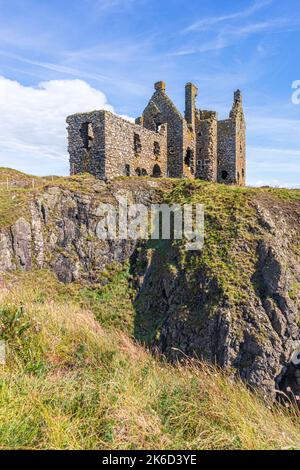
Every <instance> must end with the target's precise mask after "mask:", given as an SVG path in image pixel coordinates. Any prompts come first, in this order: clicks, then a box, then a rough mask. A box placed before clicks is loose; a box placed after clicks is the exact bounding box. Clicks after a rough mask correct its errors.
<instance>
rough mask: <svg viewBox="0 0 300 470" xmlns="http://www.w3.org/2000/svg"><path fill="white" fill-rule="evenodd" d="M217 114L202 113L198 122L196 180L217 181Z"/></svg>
mask: <svg viewBox="0 0 300 470" xmlns="http://www.w3.org/2000/svg"><path fill="white" fill-rule="evenodd" d="M217 131H218V130H217V113H216V112H214V111H204V110H202V111H200V112H199V113H198V114H197V120H196V139H197V140H196V142H197V144H196V172H195V176H196V178H201V179H204V180H208V181H216V180H217Z"/></svg>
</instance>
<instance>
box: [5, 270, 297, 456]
mask: <svg viewBox="0 0 300 470" xmlns="http://www.w3.org/2000/svg"><path fill="white" fill-rule="evenodd" d="M35 274H36V276H35V280H36V281H35V283H34V284H33V282H32V281H33V273H28V274H24V273H23V274H11V275H9V276H8V277H7V278H6V279H5V281H4V287H3V289H2V292H1V299H0V300H1V303H0V305H1V311H0V318H1V322H2V323H1V324H0V338H3V339H5V340H6V342H7V363H6V366H1V368H0V443H1V444H0V447H1V448H2V449H16V448H23V449H29V448H35V449H53V448H55V449H274V448H275V449H280V448H300V440H299V435H300V434H299V431H300V425H299V417H298V416H297V413H296V412H294V414H293V413H292V412H291V411H286V410H285V409H281V408H279V407H271V406H267V405H266V404H265V403H263V402H262V401H261V400H260V399H259V397H257V396H254V395H253V394H251V393H250V392H249V390H247V389H246V387H245V386H244V385H243V384H242V383H239V382H232V381H231V380H230V379H229V377H227V376H226V374H225V373H223V372H221V371H220V370H218V369H216V368H214V367H211V366H208V365H206V364H201V363H198V362H197V361H191V362H190V363H188V364H186V365H185V366H183V365H170V364H167V363H166V362H165V361H164V360H163V359H160V358H154V357H153V356H152V355H151V354H149V353H148V352H147V351H146V350H145V349H144V348H142V347H141V346H140V345H138V344H136V343H135V342H134V340H133V339H132V337H131V336H130V335H128V334H126V333H124V331H123V332H122V331H121V329H122V324H121V325H120V323H119V319H116V324H115V326H113V325H112V324H111V323H110V322H108V325H107V328H104V327H103V326H102V325H101V324H100V323H99V322H98V321H97V320H96V316H98V315H99V311H97V308H98V307H97V308H96V311H95V312H93V306H94V307H95V306H96V305H97V303H98V301H99V299H98V298H97V302H96V303H94V299H93V298H92V299H91V298H90V296H89V295H88V296H87V297H88V299H89V302H90V307H91V308H88V309H87V308H86V306H84V305H83V304H82V305H81V306H79V305H78V298H80V296H82V292H80V291H81V288H80V286H78V285H72V286H64V285H62V284H60V283H59V282H58V281H57V280H56V279H55V278H54V277H53V275H51V274H50V273H47V272H46V271H41V272H39V273H35ZM123 275H125V274H122V275H121V274H120V272H118V270H117V269H116V272H115V273H114V274H113V275H112V277H113V279H111V282H112V284H114V281H115V280H116V279H117V280H118V281H119V282H120V281H121V282H122V279H123ZM115 276H116V279H114V278H115ZM123 295H124V292H123V291H122V289H120V290H119V291H118V290H117V289H116V290H114V289H112V290H111V291H109V293H108V292H107V291H106V290H104V292H102V294H100V299H101V301H100V303H101V304H102V309H103V311H105V310H106V311H107V314H108V313H109V312H110V313H111V314H112V316H113V314H114V310H115V307H116V306H117V304H118V302H121V304H122V302H123V301H124V299H123ZM78 296H79V297H78ZM83 297H84V298H85V300H83V302H85V301H86V292H85V293H84V296H83ZM117 325H118V326H117Z"/></svg>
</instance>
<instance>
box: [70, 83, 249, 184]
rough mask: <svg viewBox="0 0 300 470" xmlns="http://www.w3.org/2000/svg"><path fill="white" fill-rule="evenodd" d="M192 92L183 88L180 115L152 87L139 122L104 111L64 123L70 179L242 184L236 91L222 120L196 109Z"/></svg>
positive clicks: (242, 138) (161, 89) (242, 130)
mask: <svg viewBox="0 0 300 470" xmlns="http://www.w3.org/2000/svg"><path fill="white" fill-rule="evenodd" d="M197 93H198V90H197V87H196V86H195V85H193V84H192V83H187V85H186V87H185V116H183V115H182V114H181V113H180V111H178V109H177V108H176V106H175V105H174V104H173V102H172V101H171V99H170V98H169V97H168V95H167V94H166V87H165V83H164V82H157V83H156V84H155V92H154V94H153V95H152V97H151V99H150V101H149V103H148V105H147V106H146V108H145V110H144V112H143V114H142V116H141V117H139V118H137V119H136V121H135V123H131V122H129V121H127V120H125V119H123V118H121V117H119V116H116V115H115V114H113V113H111V112H109V111H103V110H100V111H93V112H88V113H78V114H73V115H72V116H69V117H68V118H67V123H68V139H69V146H68V150H69V154H70V171H71V174H77V173H84V172H89V173H91V174H93V175H94V176H96V177H97V178H100V179H104V178H112V177H115V176H147V175H149V176H153V177H171V178H201V179H204V180H207V181H215V182H219V183H225V184H236V185H240V186H244V185H245V178H246V125H245V118H244V112H243V105H242V95H241V92H240V91H239V90H237V91H236V92H235V93H234V102H233V106H232V109H231V111H230V114H229V117H228V119H225V120H221V121H219V120H218V116H217V113H216V112H215V111H207V110H201V109H197V108H196V98H197Z"/></svg>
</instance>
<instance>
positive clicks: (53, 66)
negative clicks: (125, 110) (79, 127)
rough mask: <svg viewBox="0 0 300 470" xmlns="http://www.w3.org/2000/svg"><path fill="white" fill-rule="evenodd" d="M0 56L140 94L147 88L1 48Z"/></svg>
mask: <svg viewBox="0 0 300 470" xmlns="http://www.w3.org/2000/svg"><path fill="white" fill-rule="evenodd" d="M0 56H5V57H8V58H11V59H15V60H17V61H19V62H22V63H25V64H30V65H34V66H37V67H41V68H44V69H47V70H51V71H54V72H58V73H61V74H65V75H72V76H73V77H76V78H83V79H90V80H95V81H97V82H102V83H103V82H109V83H111V84H113V85H114V86H116V87H118V88H120V89H122V90H123V91H128V90H130V92H131V93H134V94H138V95H142V94H143V93H144V92H145V89H144V88H143V87H142V86H141V85H140V84H138V83H134V82H129V81H127V80H122V79H120V78H115V77H111V76H107V75H102V74H99V73H92V72H88V71H86V70H84V69H79V68H78V69H77V68H74V67H68V66H65V65H61V64H59V63H51V62H44V61H38V60H33V59H28V58H26V57H23V56H19V55H17V54H12V53H8V52H6V51H1V50H0Z"/></svg>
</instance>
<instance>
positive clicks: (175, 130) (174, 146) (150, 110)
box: [142, 82, 188, 178]
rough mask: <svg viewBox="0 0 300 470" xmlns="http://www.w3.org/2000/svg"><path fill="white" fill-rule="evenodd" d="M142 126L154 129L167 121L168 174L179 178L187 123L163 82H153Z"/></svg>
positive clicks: (181, 171) (181, 170) (181, 172)
mask: <svg viewBox="0 0 300 470" xmlns="http://www.w3.org/2000/svg"><path fill="white" fill-rule="evenodd" d="M142 122H143V126H144V127H145V128H147V129H150V130H152V131H153V130H156V129H157V128H159V126H160V125H162V124H164V123H168V130H167V143H168V157H167V166H168V176H170V177H174V178H181V177H182V174H183V159H184V138H185V136H186V133H187V132H188V130H187V123H186V121H185V119H184V118H183V116H182V115H181V113H180V112H179V111H178V109H177V108H176V106H175V105H174V104H173V102H172V101H171V100H170V98H169V97H168V96H167V94H166V92H165V84H164V82H157V83H156V84H155V93H154V94H153V95H152V97H151V99H150V101H149V103H148V105H147V107H146V108H145V110H144V112H143V116H142Z"/></svg>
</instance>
